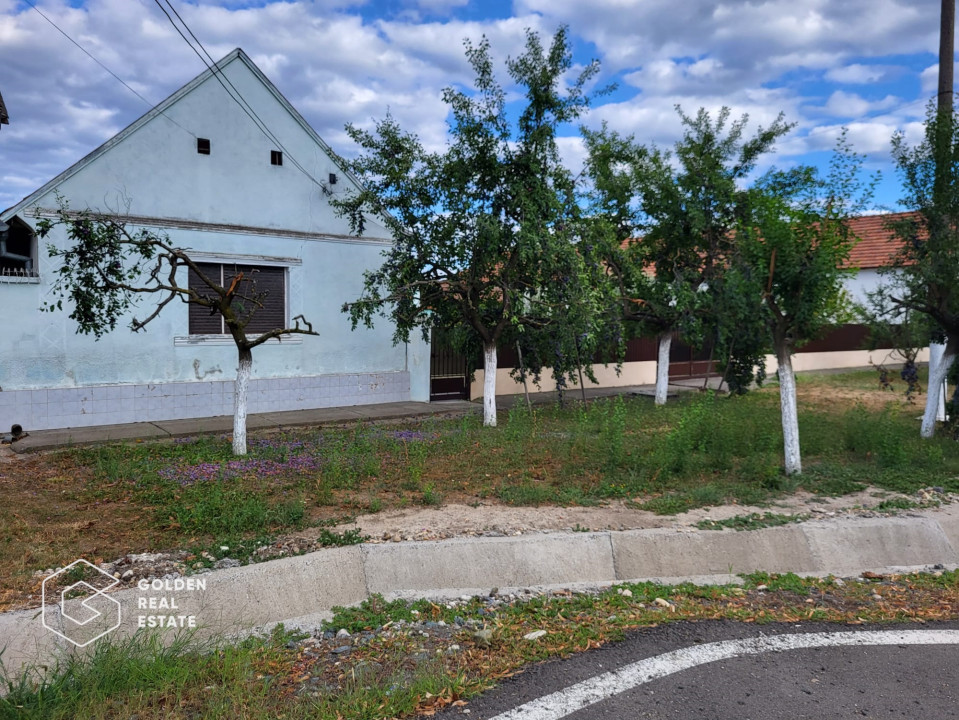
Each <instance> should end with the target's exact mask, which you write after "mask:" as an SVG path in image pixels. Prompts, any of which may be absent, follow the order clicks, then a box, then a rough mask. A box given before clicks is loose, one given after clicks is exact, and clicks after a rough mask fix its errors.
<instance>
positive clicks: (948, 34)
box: [937, 0, 956, 113]
mask: <svg viewBox="0 0 959 720" xmlns="http://www.w3.org/2000/svg"><path fill="white" fill-rule="evenodd" d="M955 36H956V0H942V12H941V14H940V17H939V95H938V101H937V107H938V110H939V112H940V113H943V112H948V113H951V112H952V95H953V91H952V74H953V67H954V63H955V59H954V55H955V43H956V37H955Z"/></svg>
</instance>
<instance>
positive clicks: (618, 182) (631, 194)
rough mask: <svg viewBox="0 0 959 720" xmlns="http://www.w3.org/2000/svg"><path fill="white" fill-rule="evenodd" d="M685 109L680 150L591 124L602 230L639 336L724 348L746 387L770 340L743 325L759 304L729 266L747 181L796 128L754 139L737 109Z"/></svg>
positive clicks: (779, 126) (725, 364) (596, 209)
mask: <svg viewBox="0 0 959 720" xmlns="http://www.w3.org/2000/svg"><path fill="white" fill-rule="evenodd" d="M677 111H678V112H679V117H680V121H681V123H682V125H683V129H684V134H683V137H682V139H681V140H680V141H678V142H677V143H676V145H675V147H674V149H673V152H667V151H663V150H660V149H658V148H648V147H644V146H641V145H639V144H637V143H636V141H635V139H634V138H633V137H632V136H628V137H623V136H621V135H619V134H617V133H615V132H611V131H610V130H609V129H608V128H607V127H605V126H603V128H602V129H601V130H600V131H598V132H591V131H589V130H586V129H583V131H582V132H583V136H584V139H585V143H586V148H587V151H588V153H589V158H588V161H587V166H586V170H587V174H588V175H589V177H590V180H591V190H590V193H589V196H588V200H589V202H590V206H591V209H592V213H593V217H594V225H595V227H596V230H595V232H596V233H597V235H602V236H604V237H605V238H606V242H605V248H606V250H605V252H606V256H607V257H606V264H607V265H608V267H609V268H610V270H611V273H612V275H613V276H614V277H615V279H616V280H617V283H618V286H619V293H620V295H619V301H620V313H621V314H622V316H623V319H624V320H625V321H626V322H627V324H628V326H629V328H630V331H631V332H632V334H634V335H659V334H661V333H663V332H667V331H674V330H676V331H679V333H680V335H681V337H683V339H684V340H685V341H686V342H688V343H690V344H693V345H701V344H703V343H704V342H709V343H713V344H715V346H716V348H717V350H718V355H717V357H718V359H719V364H720V366H721V367H722V368H724V369H726V371H727V379H728V380H729V381H730V385H731V387H733V388H734V391H735V392H738V393H742V392H745V391H746V389H747V388H748V387H749V385H750V384H751V382H752V381H753V380H758V381H759V382H761V381H762V376H761V375H759V376H757V374H756V373H755V372H754V371H753V368H754V367H756V366H757V364H758V362H757V358H761V356H762V355H763V354H764V352H765V349H766V346H767V345H768V343H767V342H766V341H765V336H762V335H761V334H759V333H757V332H755V331H752V332H751V333H750V332H748V331H749V330H750V329H751V328H752V327H754V326H753V325H751V324H749V323H743V322H741V320H742V319H743V318H748V317H750V316H751V315H754V314H755V312H756V306H757V305H758V302H759V300H758V299H757V298H756V296H755V295H754V294H744V293H743V292H742V290H743V288H742V287H738V286H736V285H735V284H733V285H729V284H728V283H727V282H726V279H725V272H724V268H725V266H726V258H728V257H729V256H730V255H731V254H732V252H733V246H734V239H735V235H734V233H733V232H732V231H733V229H734V228H735V227H736V225H737V224H738V222H739V221H740V219H741V218H742V216H743V213H744V208H745V206H746V204H747V203H746V199H747V198H748V193H747V191H746V190H745V189H744V187H743V185H744V183H745V181H746V180H747V178H748V177H749V175H750V174H751V173H752V171H753V170H754V168H755V166H756V163H757V162H758V161H759V159H760V158H761V157H762V156H763V155H764V154H766V153H768V152H770V151H771V150H772V149H773V146H774V144H775V142H776V140H777V139H778V138H780V137H781V136H783V135H784V134H785V133H786V132H788V131H789V129H790V127H791V126H790V125H788V124H786V123H785V122H784V121H783V117H782V116H781V115H780V116H779V117H778V118H776V120H775V121H774V122H773V123H772V124H771V125H770V126H769V127H768V128H759V129H758V130H757V131H756V133H755V134H754V135H753V136H752V137H747V136H746V125H747V120H748V118H747V117H746V116H743V117H741V118H740V119H738V120H735V121H733V122H730V110H729V108H725V107H724V108H722V109H721V110H720V111H719V113H718V114H717V115H716V116H715V118H713V117H711V116H710V115H709V113H708V112H706V110H704V109H700V110H699V112H698V113H697V114H696V116H695V117H691V116H688V115H686V114H684V113H683V112H682V110H681V109H679V108H677ZM640 237H641V240H637V238H640ZM630 240H633V241H632V242H629V241H630ZM650 271H652V272H650ZM744 328H745V330H746V331H747V332H744Z"/></svg>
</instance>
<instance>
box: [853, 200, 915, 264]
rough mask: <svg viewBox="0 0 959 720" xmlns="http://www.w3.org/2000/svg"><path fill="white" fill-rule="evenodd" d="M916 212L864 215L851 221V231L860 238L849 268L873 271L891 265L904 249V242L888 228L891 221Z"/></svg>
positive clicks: (855, 246) (854, 248) (854, 247)
mask: <svg viewBox="0 0 959 720" xmlns="http://www.w3.org/2000/svg"><path fill="white" fill-rule="evenodd" d="M915 214H916V213H915V212H901V213H888V214H885V215H862V216H860V217H856V218H852V219H851V220H850V221H849V229H850V230H851V231H852V233H853V235H855V236H856V237H858V238H859V242H858V243H856V244H855V245H854V246H853V248H852V251H851V252H850V253H849V262H848V263H847V267H856V268H859V269H860V270H871V269H875V268H880V267H883V266H884V265H890V264H891V263H892V261H893V259H894V258H895V256H896V253H897V252H899V248H900V247H902V240H900V239H899V238H898V237H896V234H895V233H894V232H893V231H892V230H890V229H889V228H888V227H887V224H888V223H889V222H890V221H896V220H903V219H905V218H908V217H911V216H913V215H915Z"/></svg>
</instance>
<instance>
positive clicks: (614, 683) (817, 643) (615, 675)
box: [491, 630, 959, 720]
mask: <svg viewBox="0 0 959 720" xmlns="http://www.w3.org/2000/svg"><path fill="white" fill-rule="evenodd" d="M957 644H959V630H870V631H863V632H824V633H787V634H783V635H763V636H760V637H754V638H745V639H742V640H724V641H722V642H714V643H707V644H705V645H696V646H693V647H686V648H682V649H681V650H674V651H672V652H668V653H664V654H663V655H657V656H655V657H651V658H646V659H645V660H639V661H637V662H634V663H631V664H629V665H626V666H624V667H621V668H619V669H618V670H613V671H611V672H607V673H603V674H602V675H597V676H595V677H592V678H590V679H589V680H584V681H583V682H581V683H577V684H575V685H570V686H569V687H568V688H566V689H564V690H559V691H557V692H554V693H551V694H549V695H544V696H543V697H541V698H537V699H536V700H532V701H531V702H528V703H525V704H524V705H520V706H519V707H515V708H513V709H512V710H508V711H507V712H505V713H502V714H500V715H497V716H496V717H494V718H491V720H559V718H563V717H566V716H567V715H571V714H572V713H574V712H576V711H577V710H582V709H583V708H585V707H588V706H590V705H593V704H595V703H598V702H602V701H603V700H606V699H607V698H610V697H612V696H613V695H617V694H619V693H621V692H625V691H626V690H631V689H632V688H635V687H637V686H639V685H643V684H644V683H648V682H651V681H652V680H657V679H659V678H662V677H666V676H667V675H672V674H674V673H678V672H682V671H683V670H689V669H690V668H694V667H697V666H699V665H705V664H707V663H711V662H716V661H717V660H731V659H732V658H736V657H740V656H742V655H758V654H760V653H766V652H782V651H783V650H801V649H804V648H818V647H839V646H846V645H957Z"/></svg>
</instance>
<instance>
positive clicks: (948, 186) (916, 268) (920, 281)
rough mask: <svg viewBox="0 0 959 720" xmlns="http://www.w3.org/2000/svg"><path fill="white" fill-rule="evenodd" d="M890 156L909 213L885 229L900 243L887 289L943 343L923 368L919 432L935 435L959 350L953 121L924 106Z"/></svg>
mask: <svg viewBox="0 0 959 720" xmlns="http://www.w3.org/2000/svg"><path fill="white" fill-rule="evenodd" d="M892 156H893V159H894V160H895V163H896V168H897V170H898V171H899V174H900V176H901V177H902V181H903V190H904V193H905V194H904V196H903V198H902V200H901V202H902V204H903V205H904V206H906V207H907V208H910V209H912V210H914V211H915V212H914V213H912V214H909V215H905V216H900V218H899V219H898V220H895V221H893V222H891V223H890V227H891V228H892V230H893V231H894V232H895V233H896V235H897V236H898V237H899V238H900V240H901V241H902V248H901V250H900V251H899V253H898V254H897V256H896V258H895V259H894V261H893V263H892V265H891V266H890V267H889V268H887V269H886V270H885V275H886V277H887V279H888V281H889V282H888V293H889V297H890V299H891V300H892V302H893V303H895V304H896V305H897V306H898V307H900V308H902V309H904V310H909V311H912V312H916V313H920V314H921V315H924V316H925V317H926V318H928V321H929V324H930V326H931V327H932V329H933V330H932V336H933V339H935V340H937V341H942V342H944V343H945V350H944V352H943V354H942V358H941V360H940V361H939V362H938V363H936V364H934V366H931V367H930V369H929V387H928V391H927V393H926V408H925V412H924V413H923V416H922V426H921V429H920V434H921V435H922V437H925V438H929V437H932V436H933V434H934V433H935V426H936V412H937V409H938V407H939V395H940V392H941V387H942V382H943V380H944V379H945V378H946V377H947V376H948V374H949V370H950V368H951V367H952V365H953V363H954V362H955V359H956V355H957V353H959V285H957V283H956V278H959V192H957V188H959V118H957V117H956V115H955V114H954V113H953V112H952V111H949V112H945V111H943V112H937V111H936V110H935V108H934V107H933V106H932V105H930V108H929V111H928V116H927V119H926V127H925V134H924V138H923V140H922V142H920V143H919V144H918V145H916V146H915V147H910V146H909V145H908V144H907V143H906V139H905V136H904V135H903V133H897V134H896V135H894V136H893V139H892Z"/></svg>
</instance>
